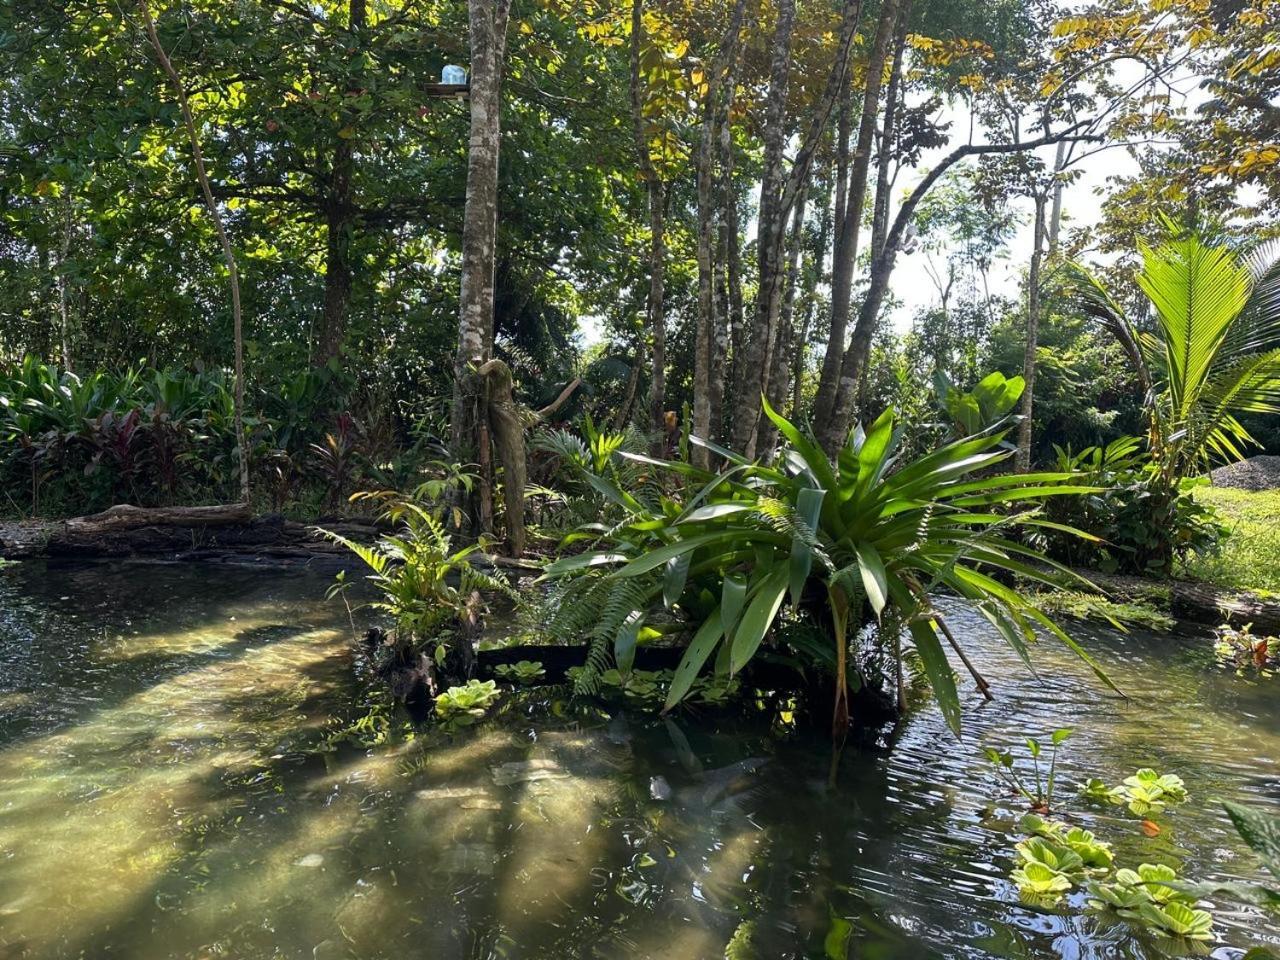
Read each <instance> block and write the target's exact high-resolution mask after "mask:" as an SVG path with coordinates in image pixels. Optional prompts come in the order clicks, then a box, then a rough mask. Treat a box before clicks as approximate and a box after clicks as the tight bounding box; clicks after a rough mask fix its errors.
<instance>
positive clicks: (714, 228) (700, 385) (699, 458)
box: [691, 0, 746, 469]
mask: <svg viewBox="0 0 1280 960" xmlns="http://www.w3.org/2000/svg"><path fill="white" fill-rule="evenodd" d="M745 6H746V0H737V3H736V4H735V5H734V8H733V13H732V14H731V16H730V18H729V26H728V29H727V31H726V33H725V37H724V40H723V41H722V42H721V45H720V50H719V51H718V52H717V54H716V58H715V61H714V62H713V64H712V67H711V74H710V77H709V78H708V81H707V93H706V100H705V102H704V104H703V115H702V131H701V136H700V137H699V140H698V152H697V157H696V160H695V169H696V180H697V198H698V240H697V260H698V324H697V333H696V336H695V340H694V365H693V369H694V374H693V432H694V433H695V434H696V435H697V436H700V437H706V438H709V439H710V438H712V428H711V410H712V386H711V377H712V368H713V367H714V366H716V363H715V353H716V349H717V344H716V330H717V329H719V327H720V325H721V322H722V316H723V315H717V307H718V306H720V304H719V302H718V298H717V297H716V294H715V262H714V260H713V255H712V238H713V235H716V234H717V233H718V225H717V223H716V222H715V221H716V213H717V211H718V209H719V207H718V206H717V205H716V204H715V203H714V200H713V196H712V193H713V190H714V187H715V170H714V166H713V159H714V155H715V147H716V144H717V141H718V139H719V126H720V124H721V123H724V124H728V122H729V120H728V117H727V116H723V117H722V113H721V109H720V103H719V99H720V89H721V84H722V82H725V81H726V80H727V82H729V83H732V82H733V67H732V61H733V59H734V58H735V57H736V56H737V46H738V38H739V36H740V35H741V32H742V15H743V11H744V8H745ZM691 456H692V458H693V462H694V465H695V466H698V467H701V468H703V469H706V468H707V466H708V465H709V464H710V452H709V451H708V450H707V449H706V448H705V447H701V446H697V447H694V448H693V450H692V451H691Z"/></svg>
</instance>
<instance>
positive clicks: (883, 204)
mask: <svg viewBox="0 0 1280 960" xmlns="http://www.w3.org/2000/svg"><path fill="white" fill-rule="evenodd" d="M911 2H912V0H904V2H903V5H902V9H901V10H900V11H899V14H898V23H897V27H896V29H895V31H894V38H893V67H892V69H891V70H890V72H889V87H888V89H887V90H886V91H885V97H884V130H883V131H882V132H881V135H880V149H879V151H878V153H877V156H876V195H875V200H874V201H873V202H872V208H871V256H872V260H873V262H874V260H875V258H877V257H880V256H881V255H882V254H883V253H884V245H885V237H886V235H887V234H888V231H889V200H890V196H891V195H892V193H893V183H894V179H895V177H894V176H893V175H891V174H890V172H889V168H890V165H891V164H892V162H893V150H894V143H895V141H896V140H897V136H898V117H899V115H900V113H901V110H902V104H901V103H900V102H899V100H900V94H901V89H900V88H901V86H902V56H903V52H904V51H905V50H906V46H907V24H908V22H909V18H910V16H911ZM879 320H880V318H879V317H878V316H877V317H876V318H875V326H873V328H872V330H871V340H872V341H874V340H875V335H876V328H878V327H879ZM869 386H870V380H869V378H868V377H865V376H864V377H861V378H860V379H859V380H858V409H859V410H862V409H864V408H865V407H866V403H867V392H868V387H869Z"/></svg>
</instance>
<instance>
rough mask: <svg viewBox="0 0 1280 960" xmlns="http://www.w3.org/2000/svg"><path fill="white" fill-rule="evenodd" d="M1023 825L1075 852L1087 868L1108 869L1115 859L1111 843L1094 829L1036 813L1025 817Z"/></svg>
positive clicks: (1027, 829) (1025, 828)
mask: <svg viewBox="0 0 1280 960" xmlns="http://www.w3.org/2000/svg"><path fill="white" fill-rule="evenodd" d="M1021 826H1022V829H1023V830H1024V831H1026V832H1027V833H1030V834H1032V835H1034V836H1037V837H1042V838H1044V839H1045V840H1050V841H1052V842H1053V843H1055V844H1057V845H1059V846H1061V847H1065V848H1066V849H1068V850H1070V851H1071V852H1073V853H1075V854H1076V855H1077V856H1079V857H1080V859H1081V861H1082V862H1083V863H1084V866H1085V867H1086V868H1090V869H1106V868H1108V867H1110V866H1111V863H1112V861H1113V860H1114V859H1115V855H1114V854H1113V853H1112V851H1111V844H1109V843H1106V842H1104V841H1102V840H1099V839H1098V838H1097V837H1096V836H1094V834H1093V832H1092V831H1090V830H1085V829H1084V828H1083V827H1071V826H1068V825H1067V824H1065V823H1061V822H1060V821H1056V820H1046V819H1044V818H1043V817H1041V816H1038V815H1036V814H1034V813H1029V814H1027V815H1026V816H1025V817H1023V818H1022V822H1021Z"/></svg>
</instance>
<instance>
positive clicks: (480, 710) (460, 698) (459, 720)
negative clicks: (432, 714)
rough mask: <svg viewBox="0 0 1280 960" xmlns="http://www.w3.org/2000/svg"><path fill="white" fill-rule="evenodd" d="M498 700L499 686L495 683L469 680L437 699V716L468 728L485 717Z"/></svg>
mask: <svg viewBox="0 0 1280 960" xmlns="http://www.w3.org/2000/svg"><path fill="white" fill-rule="evenodd" d="M497 699H498V685H497V684H496V683H495V682H494V681H492V680H469V681H468V682H467V683H465V684H463V685H461V686H457V687H450V688H449V689H448V690H446V691H445V692H444V693H442V694H440V696H438V697H436V716H437V717H439V718H440V719H441V720H447V721H449V722H451V723H454V724H458V725H461V726H466V725H468V724H472V723H475V721H476V720H478V719H480V718H481V717H483V716H484V715H485V711H487V710H488V709H489V707H490V706H492V705H493V701H495V700H497Z"/></svg>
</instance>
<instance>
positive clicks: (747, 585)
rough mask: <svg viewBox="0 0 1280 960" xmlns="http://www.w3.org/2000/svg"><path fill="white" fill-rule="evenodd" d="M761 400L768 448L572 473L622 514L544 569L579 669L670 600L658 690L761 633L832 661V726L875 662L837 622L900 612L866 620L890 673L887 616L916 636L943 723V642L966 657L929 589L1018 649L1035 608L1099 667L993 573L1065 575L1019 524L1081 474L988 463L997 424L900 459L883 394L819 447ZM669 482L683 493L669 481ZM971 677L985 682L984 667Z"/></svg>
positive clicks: (998, 446)
mask: <svg viewBox="0 0 1280 960" xmlns="http://www.w3.org/2000/svg"><path fill="white" fill-rule="evenodd" d="M764 412H765V415H766V416H767V417H768V419H769V422H770V423H771V424H772V425H773V427H774V428H776V429H777V431H778V433H779V434H780V435H781V436H782V438H783V439H784V441H785V442H784V444H783V447H782V450H781V452H780V454H779V456H778V457H777V459H776V460H775V461H774V462H773V463H772V464H770V465H766V464H761V463H756V462H752V461H751V460H748V459H747V458H745V457H742V456H740V455H738V454H736V453H734V452H733V451H730V450H726V449H724V448H722V447H718V446H716V445H714V444H711V443H709V442H708V441H705V440H701V439H698V438H695V437H691V438H690V443H696V444H700V445H701V446H703V447H706V448H707V449H709V450H711V452H713V453H714V454H716V455H717V456H718V457H720V458H722V459H723V460H724V461H725V463H726V467H725V469H724V470H723V471H722V472H720V473H711V472H708V471H705V470H701V469H699V468H697V467H694V466H693V465H691V464H689V463H685V462H682V461H663V460H657V459H654V458H650V457H644V456H641V455H637V454H629V453H626V452H625V451H623V452H620V453H618V456H620V457H623V458H624V459H628V460H632V461H637V462H642V463H645V464H647V465H648V466H650V467H652V468H656V469H659V470H662V471H664V473H665V474H666V475H668V476H669V477H670V478H671V480H672V482H670V483H667V484H665V485H662V487H661V488H662V490H663V491H664V492H663V493H662V495H661V496H660V497H659V498H658V502H656V503H653V502H646V500H645V499H643V497H644V496H645V494H644V492H643V491H637V490H632V489H626V488H624V487H621V486H619V485H617V484H616V483H613V482H611V481H610V480H609V479H608V478H606V477H600V476H597V475H595V474H589V475H587V477H588V479H589V480H590V482H591V483H592V486H593V487H594V488H595V489H596V490H597V491H599V492H600V493H601V495H602V496H604V497H605V498H606V499H607V500H608V501H609V502H610V503H611V504H612V505H613V506H614V507H615V508H616V509H618V510H619V511H620V512H621V515H622V520H621V521H620V522H618V523H615V524H613V525H612V526H607V525H603V524H599V523H596V524H593V525H591V526H590V528H589V529H583V530H582V531H580V532H579V533H578V534H577V535H575V536H574V539H575V540H578V541H580V540H584V539H590V540H592V541H594V549H592V550H590V551H589V552H586V553H582V554H577V555H574V556H565V557H562V558H560V559H559V560H556V561H555V562H553V563H552V564H550V565H549V566H548V567H547V569H546V576H547V577H548V578H549V579H553V580H560V581H565V582H566V583H567V585H566V586H565V587H564V588H563V589H562V594H561V596H560V597H559V598H558V601H559V602H558V611H559V612H558V614H557V617H556V618H555V619H554V620H553V622H552V624H551V626H550V628H549V632H550V633H552V635H553V636H556V635H565V636H573V637H575V638H581V637H582V636H584V635H587V636H590V637H591V641H592V652H593V655H592V657H591V659H590V660H589V661H588V664H589V666H588V670H587V671H586V672H585V673H584V674H583V675H582V676H583V679H584V683H585V684H587V685H590V684H591V683H592V682H593V681H595V680H597V679H598V677H599V674H600V673H602V672H603V671H604V669H605V668H606V667H607V663H606V662H605V661H607V658H608V655H609V652H610V648H612V653H613V656H614V659H615V660H616V662H617V663H618V665H619V667H620V668H623V669H625V668H626V667H627V666H628V665H629V664H630V661H631V658H632V657H633V655H634V651H635V647H636V644H637V642H638V640H639V638H640V637H641V632H640V629H639V628H640V627H641V626H642V625H643V624H645V623H646V622H650V621H653V620H654V619H667V620H669V619H671V618H672V617H675V618H676V619H677V621H680V622H683V624H684V625H685V626H686V627H687V630H686V632H687V633H688V634H689V636H690V639H689V641H688V645H687V647H686V649H685V653H684V657H683V659H682V661H681V663H680V665H679V666H678V667H677V669H676V674H675V682H674V683H673V684H672V685H671V687H670V689H669V690H668V692H667V700H666V706H667V707H668V708H670V707H674V706H675V705H676V704H677V703H679V702H680V701H681V700H682V699H684V698H685V697H686V696H687V695H688V694H689V691H690V690H691V688H692V686H693V682H694V680H695V679H696V678H697V677H698V675H699V674H700V673H701V672H702V671H703V669H704V667H706V666H707V665H708V664H714V669H715V671H716V673H717V674H718V675H720V676H735V675H737V674H738V672H739V671H740V670H742V669H743V668H744V667H745V666H746V665H747V664H748V663H750V662H751V661H752V660H753V659H754V658H755V657H756V655H757V654H758V653H760V652H761V651H762V650H765V651H768V652H771V653H773V654H775V655H778V656H783V657H786V658H788V659H790V660H793V661H796V662H798V663H799V665H801V666H802V667H804V668H806V669H813V670H816V671H820V672H822V673H825V674H828V675H829V676H830V677H831V678H832V681H833V683H834V686H835V693H834V697H833V704H834V710H833V717H832V723H833V729H836V730H838V729H841V728H843V726H845V725H846V723H847V720H848V693H849V689H850V686H851V683H858V682H861V681H863V680H866V681H869V682H873V683H879V682H883V681H884V680H885V679H886V678H885V677H883V676H878V675H877V676H870V677H861V676H859V675H858V673H857V671H856V670H853V669H851V668H850V665H849V646H850V639H851V637H852V636H853V634H854V633H856V632H857V631H858V630H859V628H861V627H862V626H863V625H864V620H866V621H869V620H871V619H874V620H876V621H879V622H881V623H891V624H896V625H900V627H901V628H902V629H901V631H900V630H898V629H882V630H880V631H878V632H877V633H876V635H875V641H874V642H875V643H877V644H878V645H880V646H881V647H882V648H883V657H882V659H883V661H884V662H885V663H887V664H889V665H891V666H890V676H891V677H892V676H893V675H894V674H896V673H897V666H898V665H899V664H900V663H901V658H902V655H903V652H904V650H905V646H904V645H903V644H902V643H900V642H899V634H900V633H901V635H902V637H903V638H904V639H907V640H909V641H911V642H912V643H914V646H915V649H916V650H917V651H918V653H919V655H920V658H921V662H922V664H923V666H924V670H925V674H926V676H927V677H928V680H929V684H930V686H931V687H932V688H933V692H934V694H935V696H936V697H937V700H938V704H939V707H940V709H941V711H942V714H943V716H944V718H945V719H946V722H947V723H948V725H949V726H950V727H951V729H952V730H955V731H958V730H959V728H960V696H959V693H958V691H957V689H956V681H955V675H954V673H953V671H952V668H951V664H950V662H949V660H948V656H947V652H946V649H947V646H950V647H951V648H952V649H954V650H955V651H956V653H957V656H959V657H960V659H961V661H962V662H963V663H964V664H965V665H966V667H967V668H968V669H969V670H970V672H971V673H973V672H974V670H973V668H972V666H971V665H970V663H969V661H968V659H967V657H965V655H964V651H963V647H962V645H961V643H960V641H959V639H958V638H957V637H956V636H955V634H954V632H953V631H951V630H950V628H949V627H948V625H947V624H946V622H945V619H944V617H943V616H942V614H941V613H940V612H939V611H938V610H937V609H936V607H935V606H934V604H933V603H932V601H931V599H930V596H931V594H932V593H934V592H936V591H940V590H946V591H949V592H951V593H954V594H956V595H958V596H960V597H962V598H963V599H965V600H967V601H970V602H971V603H972V604H973V605H974V608H975V609H976V610H977V611H978V612H979V613H980V614H982V615H983V616H985V617H986V618H987V619H988V620H989V621H990V622H991V623H992V625H993V626H994V627H995V629H996V630H997V631H998V632H999V633H1000V635H1001V637H1002V638H1003V639H1004V640H1005V641H1006V642H1007V643H1009V644H1010V646H1011V647H1012V648H1013V649H1014V650H1015V652H1016V653H1017V654H1018V655H1019V656H1020V657H1021V658H1023V659H1024V660H1026V661H1028V662H1029V658H1030V654H1029V644H1030V643H1031V642H1032V641H1033V640H1034V639H1035V631H1034V630H1033V625H1035V626H1039V627H1043V628H1044V629H1045V630H1047V631H1048V632H1050V633H1052V634H1053V635H1054V636H1055V637H1057V638H1058V639H1060V640H1062V641H1063V642H1064V643H1065V644H1067V645H1068V646H1069V647H1070V648H1071V649H1072V650H1074V651H1075V652H1076V654H1077V655H1079V656H1080V657H1082V658H1083V659H1084V660H1085V661H1086V662H1087V663H1089V664H1090V666H1093V667H1094V669H1095V671H1096V672H1098V674H1099V676H1103V675H1102V673H1101V671H1099V670H1098V668H1097V667H1096V665H1094V664H1093V662H1092V660H1091V659H1090V658H1089V657H1088V655H1087V654H1086V653H1085V652H1084V651H1083V650H1082V649H1080V647H1079V646H1078V645H1077V644H1075V642H1074V641H1072V640H1071V639H1070V638H1069V637H1068V636H1067V635H1066V634H1065V633H1064V632H1063V631H1062V630H1061V629H1060V628H1059V627H1058V626H1057V624H1055V623H1054V622H1053V621H1052V619H1050V618H1049V617H1048V616H1047V615H1046V614H1045V613H1044V612H1043V611H1042V610H1040V609H1039V608H1038V607H1036V606H1035V605H1034V604H1033V603H1031V602H1029V601H1028V600H1027V598H1026V596H1025V594H1024V593H1023V592H1022V591H1018V590H1015V589H1012V588H1011V587H1009V586H1007V585H1006V584H1005V583H1004V582H1003V581H1002V580H1001V577H1002V576H1005V575H1018V576H1022V577H1025V578H1026V579H1028V580H1029V581H1032V582H1036V583H1041V584H1045V585H1054V586H1056V585H1060V581H1061V580H1063V579H1070V578H1071V576H1072V575H1071V574H1070V573H1069V571H1066V570H1064V569H1062V568H1060V567H1055V566H1054V565H1052V564H1048V565H1046V561H1045V560H1044V558H1043V557H1042V556H1041V555H1040V554H1039V553H1037V552H1036V551H1035V550H1033V549H1031V548H1028V547H1027V546H1026V545H1025V544H1024V543H1023V542H1021V541H1020V540H1019V539H1018V532H1019V531H1020V530H1022V529H1024V528H1035V527H1038V526H1043V525H1045V524H1046V523H1047V521H1045V520H1044V519H1043V518H1042V517H1041V516H1040V514H1039V510H1040V508H1041V507H1042V506H1043V504H1044V503H1045V502H1046V500H1048V499H1050V498H1052V497H1054V496H1057V495H1061V494H1078V493H1084V492H1088V491H1089V490H1090V489H1091V488H1089V487H1086V486H1082V485H1080V484H1078V483H1077V482H1076V481H1075V478H1074V477H1073V476H1071V475H1070V474H1063V473H1058V472H1053V473H1034V474H996V473H993V469H994V468H996V467H997V466H998V465H999V464H1000V463H1002V462H1003V461H1004V460H1006V459H1007V458H1008V457H1009V456H1010V450H1009V448H1008V444H1006V443H1005V436H1006V432H1007V431H1005V430H1000V429H992V430H988V431H985V432H982V433H980V434H978V435H975V436H972V437H966V438H964V439H961V440H956V441H954V442H950V443H946V444H944V445H943V446H941V447H939V448H937V449H936V450H932V451H930V452H928V453H925V454H923V455H922V456H919V457H916V458H914V459H908V460H905V461H902V462H900V461H898V459H897V454H898V452H899V447H900V444H901V440H902V436H901V430H900V429H899V427H898V425H897V423H896V420H895V414H894V413H893V411H892V410H890V411H887V412H886V413H884V414H883V415H882V416H881V417H880V418H879V419H877V420H876V421H875V423H873V424H872V425H871V426H870V428H868V429H866V430H863V429H862V428H858V429H857V430H855V431H854V432H853V433H852V435H851V436H850V437H849V440H848V442H847V443H846V444H845V445H844V447H843V448H842V449H841V450H840V451H839V452H838V454H837V456H836V457H835V460H834V461H833V460H832V459H831V458H829V457H828V456H827V455H826V454H825V453H824V452H823V450H822V449H821V448H820V447H819V446H818V444H817V443H816V442H815V441H814V440H813V439H812V437H810V436H809V435H807V434H806V433H804V432H803V431H801V430H800V429H799V428H797V427H796V426H795V425H794V424H793V423H791V422H790V421H789V420H787V419H786V418H784V417H782V416H781V415H779V414H778V413H777V412H775V411H774V410H773V409H772V408H771V407H770V406H769V405H768V404H767V403H766V404H765V406H764ZM677 487H679V488H682V489H683V490H685V491H687V492H688V494H689V496H688V497H687V498H685V499H678V498H676V497H674V496H668V495H667V493H666V491H667V490H670V489H673V488H677ZM1051 525H1052V526H1054V527H1055V528H1057V529H1059V530H1061V529H1063V528H1062V527H1061V526H1060V525H1056V524H1051ZM788 598H789V599H790V604H788V603H787V601H788ZM864 610H869V612H870V617H866V618H864V616H863V611H864ZM789 618H803V619H806V620H808V621H811V622H812V623H813V624H814V625H816V626H817V627H818V628H819V629H820V630H821V632H822V634H823V640H824V648H825V649H824V653H825V656H824V657H823V658H821V659H818V658H815V657H813V656H811V655H809V652H808V651H802V650H798V649H796V648H794V647H792V646H790V645H788V644H787V643H786V641H785V639H784V638H782V637H781V636H780V631H777V630H775V629H774V628H775V627H776V626H777V625H778V624H779V623H781V622H782V621H784V620H786V619H789ZM769 641H772V642H769ZM770 647H772V648H773V649H772V650H770ZM975 677H976V673H975ZM1103 679H1104V680H1105V679H1106V678H1105V677H1104V676H1103ZM977 682H978V683H979V686H980V687H982V688H983V689H985V686H986V685H985V681H982V680H981V678H977ZM585 692H591V691H590V690H586V691H585Z"/></svg>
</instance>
